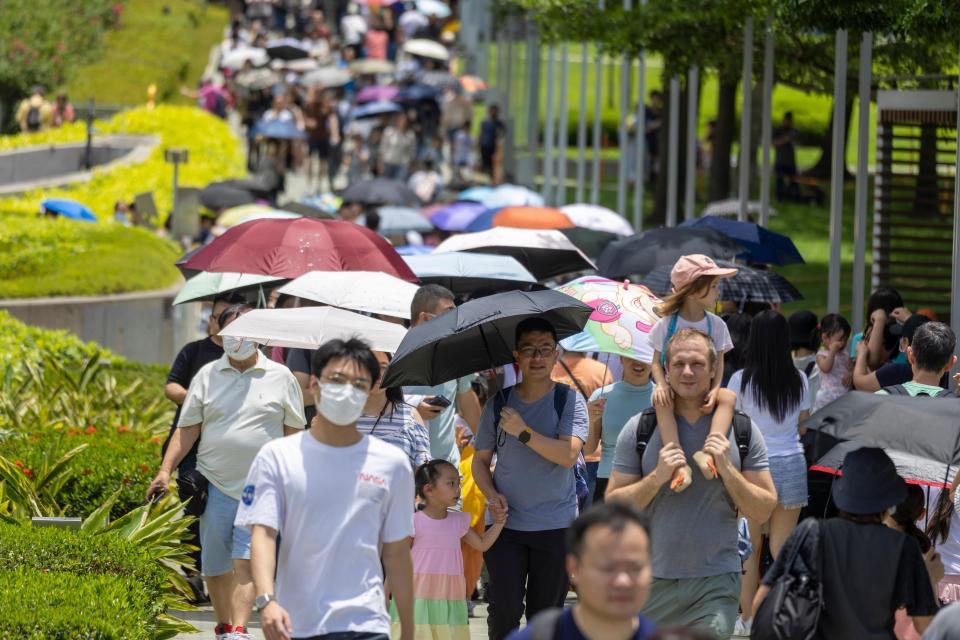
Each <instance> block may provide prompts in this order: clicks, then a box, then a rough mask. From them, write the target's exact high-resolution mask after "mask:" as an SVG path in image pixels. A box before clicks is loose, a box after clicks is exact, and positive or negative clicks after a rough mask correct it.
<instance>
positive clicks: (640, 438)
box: [637, 407, 753, 475]
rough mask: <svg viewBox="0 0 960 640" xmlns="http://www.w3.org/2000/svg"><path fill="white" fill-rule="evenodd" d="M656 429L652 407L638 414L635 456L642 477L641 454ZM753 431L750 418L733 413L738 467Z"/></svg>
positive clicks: (747, 448) (743, 458) (741, 463)
mask: <svg viewBox="0 0 960 640" xmlns="http://www.w3.org/2000/svg"><path fill="white" fill-rule="evenodd" d="M656 428H657V410H656V409H654V408H653V407H650V408H649V409H644V410H643V413H641V414H640V420H638V421H637V456H638V457H639V458H640V475H643V452H644V451H646V450H647V443H648V442H650V437H651V436H652V435H653V432H654V430H655V429H656ZM752 431H753V423H752V422H751V420H750V416H748V415H747V414H745V413H744V412H742V411H734V412H733V438H734V440H735V441H736V443H737V451H738V452H739V453H740V467H741V468H742V467H743V461H744V460H746V458H747V454H748V453H749V452H750V434H751V432H752Z"/></svg>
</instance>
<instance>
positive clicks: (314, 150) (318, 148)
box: [307, 140, 330, 160]
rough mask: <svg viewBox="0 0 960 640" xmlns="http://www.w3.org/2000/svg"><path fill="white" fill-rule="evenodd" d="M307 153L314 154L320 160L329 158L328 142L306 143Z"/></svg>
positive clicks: (315, 141)
mask: <svg viewBox="0 0 960 640" xmlns="http://www.w3.org/2000/svg"><path fill="white" fill-rule="evenodd" d="M307 153H309V154H310V155H313V154H316V155H318V156H320V159H321V160H326V159H327V158H328V157H330V141H329V140H310V141H309V142H307Z"/></svg>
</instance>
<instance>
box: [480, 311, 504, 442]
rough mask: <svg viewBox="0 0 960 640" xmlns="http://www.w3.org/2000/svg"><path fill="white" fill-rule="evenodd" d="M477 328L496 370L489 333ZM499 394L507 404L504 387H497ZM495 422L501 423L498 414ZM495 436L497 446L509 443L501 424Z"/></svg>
mask: <svg viewBox="0 0 960 640" xmlns="http://www.w3.org/2000/svg"><path fill="white" fill-rule="evenodd" d="M477 329H479V331H480V339H481V340H482V341H483V348H484V349H485V350H486V352H487V357H488V358H489V359H490V368H491V369H493V370H496V368H497V365H495V364H494V363H493V353H491V351H490V344H489V343H488V342H487V334H485V333H484V332H483V325H482V324H481V325H478V326H477ZM497 395H499V396H500V404H502V405H503V406H507V398H506V396H504V395H503V387H501V388H499V389H497ZM493 422H494V424H497V425H499V421H498V420H497V416H493ZM494 436H496V446H497V447H498V448H499V447H502V446H505V445H506V444H507V432H506V431H504V430H503V429H501V428H500V427H499V426H498V427H497V432H496V433H495V434H494Z"/></svg>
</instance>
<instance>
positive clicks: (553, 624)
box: [529, 607, 564, 640]
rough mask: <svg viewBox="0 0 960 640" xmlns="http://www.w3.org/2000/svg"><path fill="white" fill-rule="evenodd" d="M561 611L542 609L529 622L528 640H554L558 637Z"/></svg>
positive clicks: (557, 609)
mask: <svg viewBox="0 0 960 640" xmlns="http://www.w3.org/2000/svg"><path fill="white" fill-rule="evenodd" d="M563 611H564V610H563V609H561V608H559V607H558V608H553V609H544V610H543V611H541V612H539V613H538V614H537V615H535V616H533V619H532V620H531V621H530V625H529V626H530V640H555V638H559V637H560V619H561V618H562V617H563Z"/></svg>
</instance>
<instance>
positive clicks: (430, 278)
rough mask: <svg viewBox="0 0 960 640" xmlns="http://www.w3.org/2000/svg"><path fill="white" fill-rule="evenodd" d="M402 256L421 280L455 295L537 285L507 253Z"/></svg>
mask: <svg viewBox="0 0 960 640" xmlns="http://www.w3.org/2000/svg"><path fill="white" fill-rule="evenodd" d="M401 255H404V254H402V253H401ZM403 259H404V261H405V262H406V263H407V265H408V266H409V267H410V270H411V271H413V272H414V274H416V276H417V277H418V278H420V280H421V282H424V283H429V282H432V283H435V284H439V285H442V286H444V287H446V288H447V289H450V290H451V291H452V292H453V293H455V294H457V295H461V294H469V293H473V292H474V291H476V290H477V289H492V290H495V291H505V290H509V289H525V288H527V287H529V286H531V285H536V284H537V279H536V278H535V277H534V276H533V274H532V273H530V272H529V271H527V269H526V268H525V267H524V266H523V265H522V264H520V262H519V261H517V259H516V258H512V257H510V256H502V255H494V254H487V253H466V252H459V251H451V252H449V253H432V254H430V255H404V258H403Z"/></svg>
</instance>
